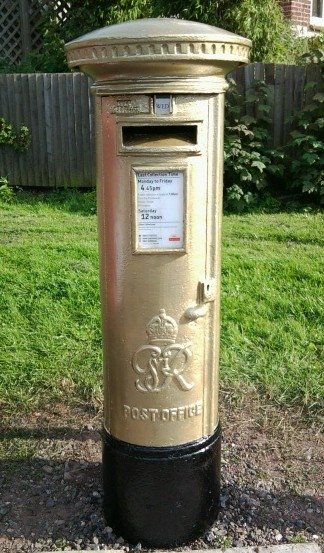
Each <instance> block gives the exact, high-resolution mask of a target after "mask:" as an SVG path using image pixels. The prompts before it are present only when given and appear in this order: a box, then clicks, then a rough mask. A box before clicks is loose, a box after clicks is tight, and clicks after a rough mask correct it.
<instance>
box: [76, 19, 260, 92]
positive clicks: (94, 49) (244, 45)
mask: <svg viewBox="0 0 324 553" xmlns="http://www.w3.org/2000/svg"><path fill="white" fill-rule="evenodd" d="M250 46H251V41H250V40H248V39H246V38H243V37H241V36H239V35H236V34H234V33H230V32H228V31H224V30H222V29H219V28H217V27H212V26H210V25H205V24H204V23H196V22H193V21H184V20H182V19H166V18H160V19H159V18H158V19H138V20H136V21H128V22H126V23H119V24H117V25H111V26H108V27H103V28H102V29H98V30H97V31H94V32H91V33H88V34H86V35H84V36H82V37H80V38H78V39H76V40H73V41H72V42H69V43H68V44H67V45H66V53H67V59H68V64H69V67H79V68H80V69H81V70H82V71H84V72H85V73H87V74H89V75H90V76H91V77H92V78H94V79H95V80H97V84H99V83H101V82H104V81H106V82H107V81H108V82H109V81H113V80H119V81H120V80H128V81H134V82H135V80H136V79H138V78H143V79H144V80H145V79H148V78H151V79H153V80H156V79H159V78H160V79H166V78H170V79H171V80H174V78H178V79H179V78H180V79H186V78H188V77H191V78H196V79H201V78H202V79H203V80H204V78H205V79H210V78H211V79H212V80H213V78H215V77H216V76H218V77H224V75H226V74H227V73H228V72H230V71H232V70H233V69H234V68H235V67H236V66H237V65H241V64H243V63H248V61H249V59H248V54H249V49H250Z"/></svg>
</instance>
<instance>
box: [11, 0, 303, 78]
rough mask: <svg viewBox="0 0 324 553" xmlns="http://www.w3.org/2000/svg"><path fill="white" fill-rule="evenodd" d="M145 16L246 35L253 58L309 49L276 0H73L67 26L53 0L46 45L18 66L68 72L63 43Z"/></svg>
mask: <svg viewBox="0 0 324 553" xmlns="http://www.w3.org/2000/svg"><path fill="white" fill-rule="evenodd" d="M143 17H176V18H181V19H188V20H192V21H200V22H202V23H207V24H210V25H215V26H217V27H221V28H223V29H226V30H229V31H232V32H234V33H238V34H241V35H243V36H246V37H248V38H250V39H251V40H252V50H251V61H261V62H274V63H280V62H284V63H294V62H295V61H296V60H297V59H298V55H299V54H301V53H302V51H304V49H305V41H303V40H301V39H297V38H296V36H295V34H294V32H293V30H292V28H291V26H290V24H289V23H288V22H287V21H286V20H285V19H284V16H283V13H282V11H281V9H280V6H279V2H278V0H262V2H261V1H258V2H256V1H255V0H237V1H236V2H233V0H118V1H117V0H84V1H82V0H70V2H69V8H68V11H67V14H66V19H65V21H64V23H63V24H62V23H60V22H59V21H58V19H57V17H56V12H55V3H54V2H48V4H47V8H46V10H45V11H44V14H43V22H42V29H43V31H42V34H43V41H44V48H42V50H41V52H31V53H30V54H28V56H27V58H26V59H25V60H24V61H23V62H22V64H21V65H20V67H15V68H14V70H15V71H17V70H18V71H33V70H34V71H67V70H68V68H67V65H66V61H65V55H64V43H66V42H69V41H70V40H73V39H75V38H77V37H78V36H81V35H83V34H85V33H87V32H90V31H92V30H94V29H98V28H100V27H104V26H105V25H112V24H114V23H120V22H122V21H127V20H133V19H139V18H143ZM0 65H1V64H0ZM8 69H9V70H10V68H8V64H7V70H8ZM0 70H1V67H0ZM2 70H3V71H4V70H5V68H4V67H2Z"/></svg>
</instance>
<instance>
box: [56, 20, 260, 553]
mask: <svg viewBox="0 0 324 553" xmlns="http://www.w3.org/2000/svg"><path fill="white" fill-rule="evenodd" d="M249 47H250V41H249V40H247V39H245V38H242V37H240V36H237V35H235V34H232V33H229V32H227V31H223V30H221V29H218V28H215V27H211V26H208V25H204V24H201V23H193V22H188V21H183V20H178V19H143V20H137V21H132V22H127V23H122V24H119V25H113V26H110V27H105V28H103V29H100V30H97V31H94V32H92V33H90V34H87V35H85V36H83V37H81V38H79V39H77V40H74V41H73V42H70V43H69V44H68V45H67V46H66V52H67V58H68V63H69V66H70V67H73V68H74V67H80V68H81V70H82V71H84V72H86V73H87V74H89V75H91V77H92V78H93V79H94V80H95V82H94V84H93V86H92V91H93V93H94V95H95V106H96V107H95V109H96V141H97V144H96V151H97V184H98V218H99V243H100V260H101V277H100V281H101V301H102V320H103V344H104V379H105V392H104V393H105V409H104V439H103V442H104V455H103V471H104V493H105V500H104V508H105V514H106V518H107V521H108V523H109V524H111V525H112V526H113V528H114V529H115V530H116V532H119V533H121V534H122V535H123V536H124V537H126V538H127V539H128V540H129V541H131V542H132V543H137V542H141V543H143V544H145V545H148V546H152V547H168V546H173V545H177V544H180V543H183V542H184V541H188V540H190V539H192V538H194V537H195V536H197V535H198V534H199V533H201V532H202V531H203V530H205V529H206V528H207V527H208V526H209V525H210V524H211V523H212V522H213V521H214V519H215V517H216V516H217V512H218V504H219V473H220V468H219V467H220V427H219V417H218V357H219V329H220V323H219V304H220V239H221V214H222V173H223V120H224V92H225V90H226V88H227V84H226V80H225V75H226V74H227V73H228V72H229V71H231V70H233V69H234V68H235V67H236V66H237V65H239V64H243V63H247V62H248V53H249Z"/></svg>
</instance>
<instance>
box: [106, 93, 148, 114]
mask: <svg viewBox="0 0 324 553" xmlns="http://www.w3.org/2000/svg"><path fill="white" fill-rule="evenodd" d="M150 108H151V98H150V96H144V95H132V96H115V97H114V96H112V97H110V98H109V100H107V102H106V109H107V111H108V112H109V113H115V114H117V115H119V114H137V113H150V111H151V109H150Z"/></svg>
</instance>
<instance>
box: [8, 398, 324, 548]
mask: <svg viewBox="0 0 324 553" xmlns="http://www.w3.org/2000/svg"><path fill="white" fill-rule="evenodd" d="M222 421H223V434H224V439H223V454H222V458H223V461H222V463H223V466H222V495H221V506H222V509H221V513H220V516H219V518H218V520H217V521H216V523H215V524H214V526H213V527H212V528H211V529H210V530H209V531H208V532H206V534H205V535H204V536H202V537H201V538H200V539H199V540H197V541H195V542H193V543H192V544H190V546H185V547H183V548H179V550H189V549H208V548H215V547H220V546H231V545H232V546H245V545H268V544H269V545H270V544H279V543H287V542H288V543H300V542H307V541H313V542H314V541H315V542H318V543H323V532H324V517H323V497H324V496H323V492H322V495H321V491H320V486H321V485H322V475H323V474H322V470H323V469H322V467H323V466H324V463H323V441H322V440H321V435H320V433H319V431H318V430H316V429H315V428H314V427H311V426H308V427H305V426H301V425H300V423H299V419H298V415H297V414H296V413H293V412H290V413H288V412H282V411H280V410H276V409H275V408H272V407H271V408H267V409H264V408H262V407H261V406H260V404H258V403H257V402H255V403H254V404H253V401H250V400H246V401H245V404H244V403H241V404H239V405H233V404H231V403H230V402H229V401H228V396H227V394H224V397H223V413H222ZM100 425H101V412H100V410H97V411H95V410H91V409H89V408H88V409H87V408H82V407H78V408H77V407H74V408H72V407H63V406H61V405H58V406H55V407H48V408H47V409H45V410H43V411H42V412H36V413H32V414H31V415H29V416H28V417H27V416H26V417H24V419H23V420H21V418H19V417H18V416H17V415H16V416H15V417H11V419H10V420H8V421H7V424H6V425H5V426H4V427H3V428H2V432H1V435H2V437H3V439H2V442H1V445H0V465H1V473H0V474H1V476H0V492H1V493H0V552H1V553H9V552H10V553H16V552H18V551H21V552H26V553H27V552H28V553H31V552H34V551H46V550H48V551H56V550H58V549H63V550H70V549H72V550H82V549H89V550H94V551H98V550H107V549H118V550H121V551H134V550H135V551H138V550H141V549H142V547H141V544H140V543H139V544H137V545H136V546H135V547H134V546H130V545H129V544H128V543H126V542H125V541H124V540H123V538H122V537H120V536H116V535H115V534H114V532H113V529H112V528H109V527H108V526H106V525H105V522H104V520H103V516H102V511H101V503H102V492H101V465H100V459H101V443H100ZM0 430H1V429H0ZM143 550H144V548H143Z"/></svg>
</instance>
